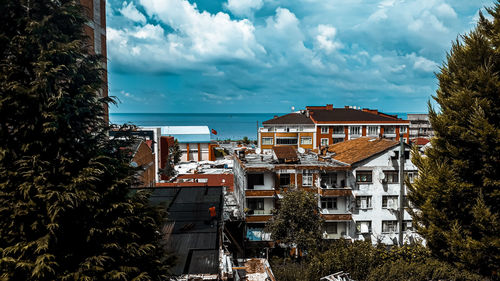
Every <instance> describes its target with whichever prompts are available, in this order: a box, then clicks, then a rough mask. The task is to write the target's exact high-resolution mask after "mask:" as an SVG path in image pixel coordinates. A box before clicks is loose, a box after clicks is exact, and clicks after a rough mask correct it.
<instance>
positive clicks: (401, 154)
mask: <svg viewBox="0 0 500 281" xmlns="http://www.w3.org/2000/svg"><path fill="white" fill-rule="evenodd" d="M399 139H400V141H399V142H400V144H399V212H398V215H399V217H398V228H399V239H398V241H399V246H403V218H404V215H405V208H404V196H405V183H404V178H405V145H404V140H403V134H400V136H399Z"/></svg>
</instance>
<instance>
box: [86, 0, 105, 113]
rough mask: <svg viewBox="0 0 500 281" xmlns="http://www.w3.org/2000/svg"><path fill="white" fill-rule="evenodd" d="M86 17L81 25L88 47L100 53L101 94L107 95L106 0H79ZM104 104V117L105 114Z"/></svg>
mask: <svg viewBox="0 0 500 281" xmlns="http://www.w3.org/2000/svg"><path fill="white" fill-rule="evenodd" d="M80 3H81V4H82V6H83V8H84V11H85V13H86V15H87V17H88V22H87V24H86V25H85V26H84V27H83V30H84V32H85V34H86V35H87V36H88V39H89V42H88V44H89V47H90V49H91V51H92V52H93V53H95V54H99V55H102V57H103V60H102V67H103V69H104V76H103V81H104V83H103V88H102V90H101V93H100V94H101V95H102V96H103V97H107V96H108V75H107V69H108V56H107V51H106V0H80ZM107 110H108V109H107V106H106V117H105V118H106V119H107V118H108V116H107Z"/></svg>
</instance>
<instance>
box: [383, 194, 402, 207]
mask: <svg viewBox="0 0 500 281" xmlns="http://www.w3.org/2000/svg"><path fill="white" fill-rule="evenodd" d="M398 197H399V196H397V195H388V196H382V208H383V209H388V208H389V209H397V208H398Z"/></svg>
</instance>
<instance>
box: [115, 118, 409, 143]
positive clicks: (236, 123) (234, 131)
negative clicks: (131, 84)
mask: <svg viewBox="0 0 500 281" xmlns="http://www.w3.org/2000/svg"><path fill="white" fill-rule="evenodd" d="M283 114H285V113H110V114H109V117H110V120H111V122H112V123H114V124H124V123H132V124H135V125H137V126H202V125H206V126H208V128H209V129H214V130H216V131H217V135H212V139H214V140H215V139H219V140H225V139H233V140H240V139H242V138H243V137H245V136H246V137H248V138H249V139H251V140H256V139H257V122H258V126H262V122H263V121H266V120H269V119H272V118H273V117H274V115H279V116H280V115H283ZM389 114H397V115H398V117H399V118H403V119H406V116H407V115H406V113H389Z"/></svg>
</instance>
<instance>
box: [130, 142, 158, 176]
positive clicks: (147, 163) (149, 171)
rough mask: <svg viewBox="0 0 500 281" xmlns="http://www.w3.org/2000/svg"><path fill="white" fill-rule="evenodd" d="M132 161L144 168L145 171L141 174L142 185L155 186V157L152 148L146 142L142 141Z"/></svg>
mask: <svg viewBox="0 0 500 281" xmlns="http://www.w3.org/2000/svg"><path fill="white" fill-rule="evenodd" d="M132 161H133V162H135V163H137V165H138V166H139V167H142V168H143V169H144V171H142V172H141V173H140V174H139V179H140V180H141V183H142V186H154V183H155V176H156V175H155V168H156V166H155V158H154V154H153V152H152V150H151V148H149V146H148V145H147V144H146V142H144V141H143V142H141V144H140V145H139V147H138V148H137V151H136V153H135V155H134V157H133V159H132Z"/></svg>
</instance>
